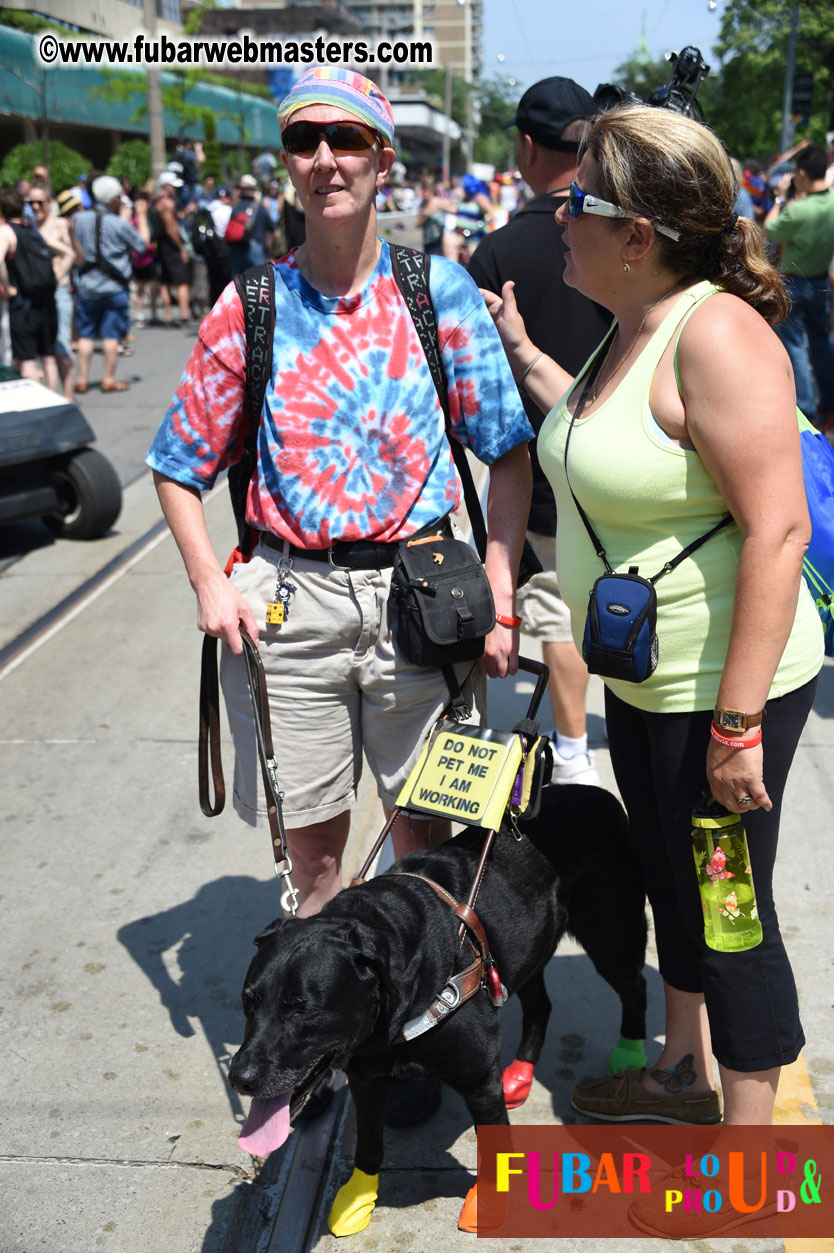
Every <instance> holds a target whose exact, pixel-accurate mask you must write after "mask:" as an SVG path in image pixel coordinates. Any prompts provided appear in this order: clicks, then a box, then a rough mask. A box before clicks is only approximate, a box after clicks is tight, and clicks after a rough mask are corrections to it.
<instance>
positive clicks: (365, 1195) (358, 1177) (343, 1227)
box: [327, 1166, 379, 1236]
mask: <svg viewBox="0 0 834 1253" xmlns="http://www.w3.org/2000/svg"><path fill="white" fill-rule="evenodd" d="M378 1186H379V1175H366V1174H365V1172H364V1170H360V1169H359V1167H358V1166H355V1167H354V1168H353V1174H352V1175H351V1177H350V1179H348V1181H347V1183H346V1184H344V1186H343V1187H341V1188H340V1189H339V1191H338V1192H337V1193H336V1197H335V1199H334V1201H333V1204H332V1205H331V1207H330V1217H329V1218H328V1220H327V1225H328V1226H329V1228H330V1230H331V1231H332V1232H333V1235H334V1236H355V1235H356V1233H357V1232H359V1231H364V1230H365V1228H366V1227H367V1225H368V1223H369V1222H370V1221H371V1215H372V1214H373V1212H374V1206H375V1205H376V1198H377V1189H378Z"/></svg>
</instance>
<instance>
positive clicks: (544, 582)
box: [516, 531, 573, 644]
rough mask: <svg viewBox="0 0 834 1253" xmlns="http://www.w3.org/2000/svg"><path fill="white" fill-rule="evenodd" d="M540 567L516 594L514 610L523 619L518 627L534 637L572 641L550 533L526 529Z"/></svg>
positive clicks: (556, 641)
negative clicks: (521, 625) (538, 532)
mask: <svg viewBox="0 0 834 1253" xmlns="http://www.w3.org/2000/svg"><path fill="white" fill-rule="evenodd" d="M527 538H528V539H529V541H530V544H531V546H532V547H533V550H534V551H535V554H536V556H537V557H538V559H539V561H540V562H541V563H542V566H543V569H542V572H541V574H534V575H533V577H532V579H530V581H529V582H528V583H525V584H524V587H520V588H519V589H518V592H517V593H516V613H517V614H519V615H520V617H522V618H523V619H524V626H523V627H522V630H523V631H524V634H525V635H529V636H530V637H531V638H532V639H534V640H544V641H545V642H546V643H550V644H572V643H573V634H572V633H571V629H570V610H569V609H568V607H567V605H566V604H565V602H564V601H563V600H562V596H561V593H560V591H559V584H558V582H557V579H556V540H555V538H554V537H553V536H552V535H536V534H535V533H534V532H533V531H528V532H527Z"/></svg>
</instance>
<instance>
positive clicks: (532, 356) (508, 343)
mask: <svg viewBox="0 0 834 1253" xmlns="http://www.w3.org/2000/svg"><path fill="white" fill-rule="evenodd" d="M514 287H515V284H514V283H513V282H512V281H511V280H510V281H508V282H506V283H505V284H504V286H503V287H502V288H501V295H500V296H499V295H498V294H497V293H496V292H491V291H487V290H486V289H485V288H483V287H481V288H480V289H479V290H480V293H481V295H482V296H483V298H484V301H485V303H486V307H487V309H488V311H489V314H490V317H491V318H492V320H493V322H494V323H495V329H496V330H497V331H498V334H499V336H500V337H501V343H502V344H503V345H504V352H505V353H506V354H507V360H508V361H509V363H510V369H511V370H512V372H513V378H514V379H515V381H516V382H517V383H521V382H522V377H523V386H524V391H525V392H526V394H527V395H528V396H529V397H530V399H531V400H532V402H533V404H534V405H536V406H537V407H538V408H539V409H541V411H542V413H549V412H550V410H551V409H552V408H553V406H554V405H555V404H556V401H557V400H558V399H559V398H560V396H562V395H563V394H564V393H565V392H566V391H567V389H568V388H569V387H570V385H571V383H572V382H573V375H572V374H568V372H567V370H563V369H562V367H561V366H560V365H558V364H557V363H556V362H555V361H554V360H553V358H552V357H548V356H547V354H546V353H540V352H539V350H538V349H537V348H536V345H535V344H534V343H533V341H532V340H531V339H530V337H529V335H528V334H527V330H526V328H525V326H524V319H523V318H522V316H521V314H520V313H519V311H518V306H517V304H516V302H515V292H514ZM528 366H530V367H532V368H531V369H529V370H528V369H527V367H528Z"/></svg>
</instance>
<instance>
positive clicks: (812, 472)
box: [797, 410, 834, 657]
mask: <svg viewBox="0 0 834 1253" xmlns="http://www.w3.org/2000/svg"><path fill="white" fill-rule="evenodd" d="M797 412H799V411H798V410H797ZM799 418H800V420H799V444H800V447H801V449H802V473H803V475H804V477H805V495H806V497H807V498H808V512H809V513H810V515H811V543H810V544H809V545H808V551H807V552H806V554H805V560H804V561H803V563H802V573H803V575H804V576H805V582H806V583H807V584H808V587H809V588H810V589H811V595H812V596H813V598H814V603H815V604H816V606H817V610H818V611H819V615H820V618H821V620H822V625H823V631H824V632H825V655H826V656H827V657H834V448H832V447H831V445H830V444H829V442H828V440H827V439H826V438H825V436H824V435H823V433H822V432H821V431H818V430H817V429H816V428H815V427H813V426H812V425H811V423H810V422H809V421H808V419H807V418H805V417H803V416H802V414H800V415H799Z"/></svg>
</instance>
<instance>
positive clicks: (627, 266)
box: [623, 261, 631, 274]
mask: <svg viewBox="0 0 834 1253" xmlns="http://www.w3.org/2000/svg"><path fill="white" fill-rule="evenodd" d="M623 269H624V270H625V272H626V274H630V273H631V266H630V265H629V264H628V262H627V261H624V262H623Z"/></svg>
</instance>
